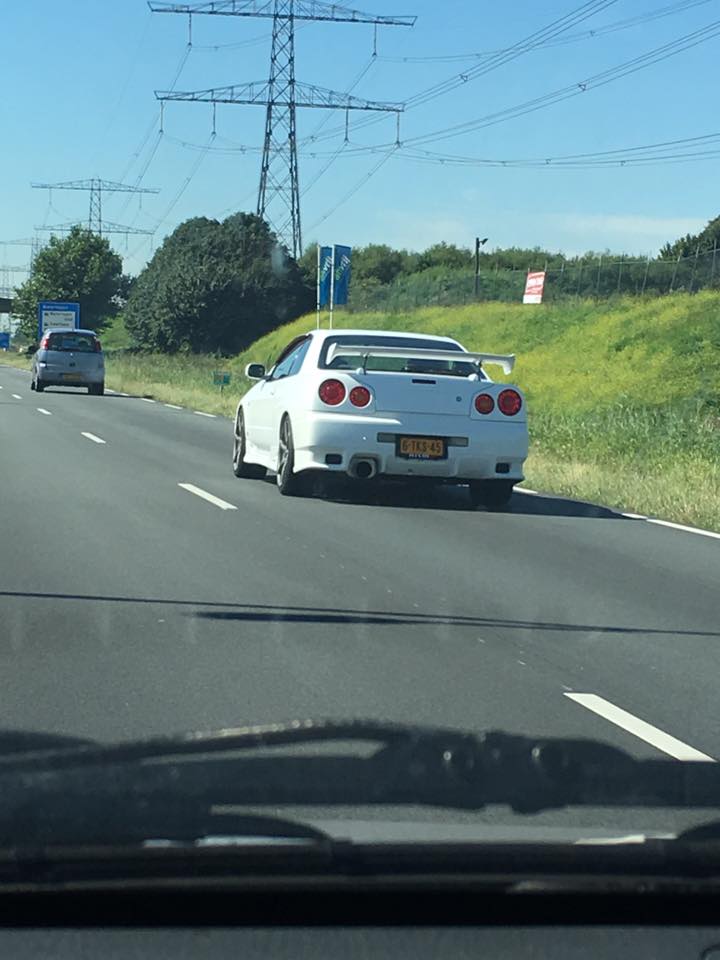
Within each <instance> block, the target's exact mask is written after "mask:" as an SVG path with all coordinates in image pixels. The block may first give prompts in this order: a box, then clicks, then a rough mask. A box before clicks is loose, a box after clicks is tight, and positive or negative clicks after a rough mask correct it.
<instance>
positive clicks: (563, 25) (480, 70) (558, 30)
mask: <svg viewBox="0 0 720 960" xmlns="http://www.w3.org/2000/svg"><path fill="white" fill-rule="evenodd" d="M615 3H617V0H587V2H585V3H583V4H582V5H581V6H580V7H578V8H576V9H575V10H572V11H571V12H570V13H568V14H566V15H565V16H563V17H560V18H558V19H557V20H553V21H552V22H551V23H549V24H547V25H546V26H545V27H542V28H541V29H539V30H536V31H535V32H534V33H531V34H529V36H527V37H525V38H523V39H522V40H519V41H517V43H514V44H512V45H511V46H510V47H507V48H506V49H504V50H502V51H500V52H499V53H498V54H496V55H493V56H491V57H490V58H489V60H488V61H487V62H486V63H481V64H478V65H477V66H475V67H472V68H471V69H469V70H466V71H463V72H462V73H458V74H453V75H452V76H451V77H448V78H447V79H445V80H443V81H441V82H440V83H436V84H434V85H433V86H431V87H427V88H426V89H424V90H421V91H419V92H418V93H416V94H414V95H413V96H412V97H409V98H408V99H407V100H406V101H405V107H406V109H407V110H412V109H414V108H415V107H418V106H420V105H422V104H425V103H427V102H429V101H430V100H434V99H436V98H437V97H440V96H443V95H444V94H446V93H451V92H452V91H453V90H456V89H457V88H458V87H461V86H464V85H465V84H467V83H469V82H470V81H472V80H475V79H477V78H478V77H480V76H484V75H485V74H487V73H490V72H491V71H492V70H497V69H498V68H499V67H502V66H504V65H505V64H507V63H510V62H511V61H513V60H515V59H517V58H518V57H520V56H522V55H523V54H525V53H527V52H528V51H530V50H534V49H535V48H536V47H539V46H541V45H542V44H543V43H545V42H547V40H548V39H552V38H554V37H558V36H560V35H561V34H563V33H565V32H566V31H567V30H570V29H571V28H572V27H574V26H576V25H577V24H578V23H582V22H584V21H585V20H587V19H589V18H590V17H593V16H596V15H597V14H598V13H601V12H602V11H603V10H605V9H607V8H608V7H610V6H613V4H615ZM373 122H376V121H373V120H368V121H364V122H361V123H359V124H357V125H356V127H355V129H359V128H362V127H366V126H368V125H370V124H372V123H373ZM337 133H338V128H337V127H336V128H334V129H332V130H330V131H328V133H327V134H326V137H325V138H324V139H327V138H329V137H333V136H335V135H337ZM301 143H304V141H301Z"/></svg>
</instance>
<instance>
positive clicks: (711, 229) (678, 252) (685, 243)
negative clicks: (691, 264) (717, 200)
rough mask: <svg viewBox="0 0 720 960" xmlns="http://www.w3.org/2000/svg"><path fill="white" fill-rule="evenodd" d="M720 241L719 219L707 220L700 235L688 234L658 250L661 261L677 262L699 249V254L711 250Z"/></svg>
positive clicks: (691, 255) (693, 254) (692, 254)
mask: <svg viewBox="0 0 720 960" xmlns="http://www.w3.org/2000/svg"><path fill="white" fill-rule="evenodd" d="M719 241H720V217H715V218H714V219H713V220H709V221H708V222H707V224H706V226H705V227H704V228H703V229H702V230H701V231H700V233H696V234H692V233H688V234H686V236H684V237H680V239H679V240H675V241H674V242H673V243H666V244H665V246H664V247H661V248H660V259H661V260H677V259H678V257H680V258H681V259H682V257H693V256H695V252H696V251H697V250H698V248H699V249H700V252H701V253H704V252H707V251H708V250H713V249H715V247H716V246H717V244H718V242H719Z"/></svg>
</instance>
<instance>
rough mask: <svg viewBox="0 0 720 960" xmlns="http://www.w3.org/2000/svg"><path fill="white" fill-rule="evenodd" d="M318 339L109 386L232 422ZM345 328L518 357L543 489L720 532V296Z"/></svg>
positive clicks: (359, 320)
mask: <svg viewBox="0 0 720 960" xmlns="http://www.w3.org/2000/svg"><path fill="white" fill-rule="evenodd" d="M323 322H324V323H327V317H326V316H324V317H323ZM314 326H315V316H314V315H311V316H307V317H303V318H301V319H299V320H296V321H295V322H293V323H291V324H288V325H287V326H285V327H282V328H280V329H278V330H275V331H274V332H273V333H271V334H268V335H267V336H265V337H263V338H262V339H260V340H258V341H257V342H256V343H255V344H254V345H253V346H252V347H251V348H250V349H249V350H247V351H245V353H243V354H241V355H240V356H237V357H235V358H233V359H231V360H229V361H218V360H216V359H213V358H211V357H184V356H175V357H164V356H152V355H150V356H148V355H131V354H122V353H118V354H116V355H114V356H113V355H111V356H110V357H109V359H108V382H109V384H110V385H111V386H113V387H115V388H116V389H122V390H127V391H128V392H137V393H145V394H148V395H152V396H157V397H158V398H161V399H163V400H167V401H170V402H174V403H180V404H184V405H186V406H191V407H194V408H198V409H203V410H210V411H214V412H217V413H225V414H227V415H231V414H232V413H233V412H234V408H235V405H236V403H237V400H238V397H239V396H241V395H242V393H243V391H244V390H245V388H246V387H247V384H246V382H245V381H244V378H243V376H242V371H243V369H244V367H245V364H246V363H249V362H250V361H251V360H252V361H256V362H260V363H265V364H266V365H269V364H270V363H272V360H273V358H274V357H275V356H277V354H278V353H279V351H280V350H281V349H282V347H283V346H284V345H285V344H286V343H287V342H288V341H289V340H290V339H291V338H292V337H294V336H296V335H297V334H299V333H302V332H305V331H307V330H308V329H312V328H313V327H314ZM335 326H336V327H339V326H352V327H368V328H389V329H396V330H413V331H418V332H426V333H437V334H445V335H449V336H453V337H456V338H457V339H458V340H460V341H461V343H463V345H464V346H466V347H467V348H468V349H476V350H488V351H493V352H513V353H516V354H517V358H518V359H517V365H516V367H515V371H514V373H513V376H512V379H513V380H514V381H515V382H517V383H518V384H520V386H521V387H522V388H523V389H524V390H525V392H526V394H527V397H528V409H529V414H530V429H531V435H532V453H531V456H530V459H529V460H528V464H527V484H528V485H529V486H532V487H536V488H538V489H542V490H546V491H552V492H556V493H562V494H568V495H571V496H576V497H582V498H585V499H589V500H593V501H596V502H599V503H604V504H608V505H613V506H617V507H622V508H624V509H627V510H631V511H635V512H638V513H647V514H651V515H655V516H659V517H664V518H666V519H670V520H677V521H679V522H685V523H690V524H696V525H699V526H704V527H710V528H712V529H715V530H720V294H718V293H713V292H703V293H699V294H696V295H695V296H690V295H687V294H677V295H674V296H668V297H663V298H658V299H644V300H641V299H637V298H626V299H622V300H617V301H615V302H612V303H602V302H600V303H598V302H595V301H580V302H577V303H574V304H572V303H557V304H546V305H543V306H523V305H522V304H507V303H481V304H478V305H476V306H465V307H436V308H431V309H430V308H429V309H422V310H417V311H413V312H409V313H400V314H397V315H393V316H388V315H387V314H380V313H370V314H362V313H353V314H349V315H344V314H343V313H341V312H339V311H338V313H336V323H335ZM114 335H115V336H117V337H118V344H119V342H120V340H121V334H120V332H119V331H117V330H116V331H114ZM218 367H221V368H223V369H228V370H230V371H231V372H232V373H233V385H232V387H231V388H230V389H228V390H226V391H225V393H224V394H223V395H222V396H221V395H220V393H219V391H218V388H217V387H213V386H212V371H213V370H214V369H217V368H218ZM490 372H491V374H492V375H493V376H495V375H496V374H497V371H496V369H493V370H491V371H490Z"/></svg>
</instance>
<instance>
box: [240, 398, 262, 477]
mask: <svg viewBox="0 0 720 960" xmlns="http://www.w3.org/2000/svg"><path fill="white" fill-rule="evenodd" d="M233 473H234V474H235V476H236V477H245V478H246V479H247V480H261V479H262V478H263V477H264V476H265V474H266V473H267V471H266V470H265V467H263V466H261V465H260V464H259V463H247V462H246V461H245V417H244V416H243V412H242V410H238V414H237V416H236V417H235V427H234V438H233Z"/></svg>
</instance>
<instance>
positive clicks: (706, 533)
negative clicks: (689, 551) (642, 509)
mask: <svg viewBox="0 0 720 960" xmlns="http://www.w3.org/2000/svg"><path fill="white" fill-rule="evenodd" d="M643 519H644V520H645V521H646V522H647V523H655V524H657V525H658V526H659V527H670V529H671V530H682V531H683V533H697V534H699V535H700V536H701V537H712V538H713V539H714V540H720V533H715V531H714V530H702V529H701V528H700V527H686V526H685V524H684V523H671V522H670V521H669V520H656V519H655V517H644V518H643Z"/></svg>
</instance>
